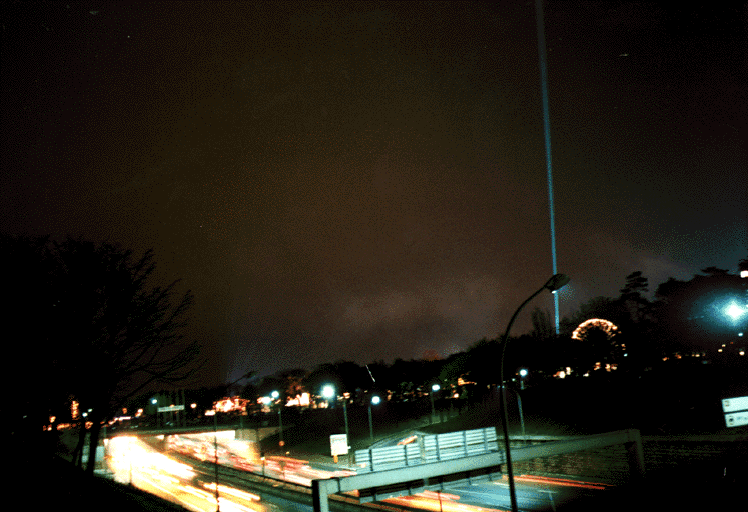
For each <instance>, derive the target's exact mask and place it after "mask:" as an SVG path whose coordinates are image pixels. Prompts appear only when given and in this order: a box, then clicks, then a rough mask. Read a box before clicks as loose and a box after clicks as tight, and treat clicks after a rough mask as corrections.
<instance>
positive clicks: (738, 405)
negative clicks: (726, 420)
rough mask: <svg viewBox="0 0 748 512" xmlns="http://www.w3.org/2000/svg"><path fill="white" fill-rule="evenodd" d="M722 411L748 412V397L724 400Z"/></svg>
mask: <svg viewBox="0 0 748 512" xmlns="http://www.w3.org/2000/svg"><path fill="white" fill-rule="evenodd" d="M722 410H723V411H724V412H736V411H748V396H738V397H735V398H724V399H723V400H722Z"/></svg>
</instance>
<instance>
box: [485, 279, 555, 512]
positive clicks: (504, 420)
mask: <svg viewBox="0 0 748 512" xmlns="http://www.w3.org/2000/svg"><path fill="white" fill-rule="evenodd" d="M568 283H569V276H567V275H565V274H556V275H555V276H553V277H551V278H550V279H549V280H548V282H547V283H545V284H544V285H543V287H542V288H540V289H539V290H538V291H536V292H535V293H533V294H532V295H530V297H528V298H527V300H525V302H523V303H522V304H520V306H519V307H518V308H517V311H515V312H514V315H512V319H511V320H509V325H507V326H506V332H505V333H504V337H503V338H502V339H501V359H500V360H499V382H500V383H501V426H502V428H503V430H504V447H505V450H506V451H505V453H506V471H507V476H508V477H509V496H510V498H511V500H512V512H517V511H518V507H517V489H516V488H515V486H514V471H513V470H512V456H511V453H510V447H509V415H508V414H507V410H506V409H507V405H506V385H504V354H505V353H506V345H507V342H508V341H509V330H510V329H511V328H512V324H513V323H514V320H516V318H517V315H519V312H520V311H522V308H524V307H525V306H526V305H527V303H528V302H530V301H531V300H532V299H534V298H535V297H537V296H538V295H540V292H542V291H543V290H549V291H550V292H551V293H553V292H555V291H556V290H560V289H561V288H563V287H564V286H566V285H567V284H568Z"/></svg>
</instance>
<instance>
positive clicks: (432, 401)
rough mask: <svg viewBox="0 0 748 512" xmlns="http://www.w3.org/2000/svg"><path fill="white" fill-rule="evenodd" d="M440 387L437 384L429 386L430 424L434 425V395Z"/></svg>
mask: <svg viewBox="0 0 748 512" xmlns="http://www.w3.org/2000/svg"><path fill="white" fill-rule="evenodd" d="M441 388H442V387H441V386H440V385H439V384H434V385H432V386H431V393H429V396H430V397H431V422H430V423H434V416H436V407H435V406H434V393H436V392H437V391H439V390H440V389H441Z"/></svg>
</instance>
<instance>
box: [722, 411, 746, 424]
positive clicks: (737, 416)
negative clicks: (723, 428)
mask: <svg viewBox="0 0 748 512" xmlns="http://www.w3.org/2000/svg"><path fill="white" fill-rule="evenodd" d="M725 425H727V426H728V427H741V426H743V425H748V411H743V412H731V413H728V414H725Z"/></svg>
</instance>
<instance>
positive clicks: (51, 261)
mask: <svg viewBox="0 0 748 512" xmlns="http://www.w3.org/2000/svg"><path fill="white" fill-rule="evenodd" d="M15 243H17V244H21V245H22V244H27V243H28V241H27V240H22V239H18V240H16V241H15ZM36 252H37V253H38V252H39V251H36ZM19 253H20V252H19ZM39 261H40V264H39V265H36V272H38V273H42V274H44V275H45V279H43V280H40V279H38V278H37V279H32V277H30V276H25V279H26V280H27V281H30V282H33V283H41V284H38V285H37V286H36V287H35V289H34V290H33V293H31V294H27V297H30V299H29V300H30V301H31V302H33V303H35V304H27V305H26V307H27V308H29V309H30V310H31V311H36V312H38V313H39V314H42V315H43V316H44V318H42V319H41V320H42V322H40V323H41V324H42V326H43V327H42V328H40V329H39V330H38V331H37V332H36V334H35V338H36V341H38V342H39V343H38V344H37V346H40V347H41V350H37V353H36V354H33V355H34V356H36V357H35V358H34V359H35V360H36V361H39V360H40V359H41V360H43V362H44V363H45V364H44V365H43V367H44V368H45V369H47V370H48V372H47V375H46V376H45V377H44V378H45V383H44V384H43V386H44V387H46V388H47V390H48V391H49V392H52V391H54V395H55V397H57V396H63V395H64V396H66V397H67V396H70V395H72V396H73V397H75V400H76V401H78V402H79V403H80V405H81V409H82V410H85V411H88V409H90V412H89V413H88V416H87V418H86V420H87V421H89V422H91V425H92V426H91V428H90V434H91V435H90V452H89V453H90V457H89V460H90V461H91V462H90V463H89V464H88V465H87V468H86V470H87V472H88V473H93V469H94V464H93V460H94V457H95V453H96V447H97V445H98V441H99V434H100V429H101V424H102V422H103V421H105V420H106V419H108V418H110V417H111V416H112V415H113V414H114V413H115V412H117V411H119V410H120V408H121V407H122V406H123V405H124V404H125V403H126V402H127V400H128V399H130V398H131V397H133V396H135V395H136V394H137V393H139V392H140V391H142V390H143V389H145V388H147V387H149V386H150V385H152V384H154V383H176V382H180V381H183V380H184V379H186V378H188V377H189V376H190V375H192V374H193V373H194V372H195V371H196V370H197V368H198V367H199V364H198V361H197V355H198V349H199V346H198V343H197V340H194V339H192V340H190V339H187V337H186V329H185V328H186V325H187V321H188V319H189V317H188V312H189V309H190V307H191V305H192V303H193V296H192V294H191V293H190V292H189V291H186V292H184V293H180V292H178V291H177V286H178V281H175V282H172V283H171V284H168V285H166V286H160V285H158V284H155V282H154V281H155V280H156V279H155V278H156V276H155V275H154V273H155V270H156V265H155V262H154V257H153V251H150V250H149V251H147V252H146V253H145V254H143V255H142V256H140V257H136V256H135V255H134V253H133V252H132V251H130V250H124V249H122V248H120V247H118V246H116V245H113V244H110V243H102V244H94V243H92V242H88V241H83V240H79V239H78V240H75V239H67V240H64V241H62V242H57V243H56V242H48V243H46V253H45V254H44V255H43V256H40V257H39ZM42 263H43V264H42ZM25 268H26V272H27V273H28V274H33V272H34V265H29V264H28V262H27V263H26V266H25ZM33 306H36V307H33ZM33 350H35V349H34V348H28V349H26V351H27V353H28V354H29V355H31V354H32V351H33ZM46 405H47V404H45V406H46ZM45 412H46V411H45ZM81 435H85V429H81Z"/></svg>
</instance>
